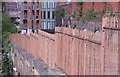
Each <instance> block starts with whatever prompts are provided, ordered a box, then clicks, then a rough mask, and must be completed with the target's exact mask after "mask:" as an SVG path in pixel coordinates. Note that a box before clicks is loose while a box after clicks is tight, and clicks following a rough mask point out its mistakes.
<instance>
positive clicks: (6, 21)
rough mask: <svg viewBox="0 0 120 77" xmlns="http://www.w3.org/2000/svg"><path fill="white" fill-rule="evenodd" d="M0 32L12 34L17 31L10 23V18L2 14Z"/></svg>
mask: <svg viewBox="0 0 120 77" xmlns="http://www.w3.org/2000/svg"><path fill="white" fill-rule="evenodd" d="M2 31H3V32H11V33H14V32H16V31H17V29H16V27H15V25H14V24H13V23H11V20H10V17H9V16H7V15H6V14H2Z"/></svg>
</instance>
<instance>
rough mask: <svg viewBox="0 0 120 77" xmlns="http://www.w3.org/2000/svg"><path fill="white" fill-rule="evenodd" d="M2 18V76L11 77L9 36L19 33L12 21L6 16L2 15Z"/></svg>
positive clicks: (0, 14)
mask: <svg viewBox="0 0 120 77" xmlns="http://www.w3.org/2000/svg"><path fill="white" fill-rule="evenodd" d="M0 16H1V17H2V22H0V24H2V25H1V27H2V30H0V31H1V32H2V33H1V34H0V40H2V42H1V43H0V44H1V45H2V52H1V53H2V64H1V69H0V70H1V74H0V75H1V76H3V75H10V68H11V65H10V60H9V58H8V57H7V55H8V53H9V51H10V48H11V44H10V40H9V35H10V34H11V33H15V32H17V29H16V27H15V25H14V24H13V23H12V22H11V19H10V17H9V16H7V15H6V14H3V13H0Z"/></svg>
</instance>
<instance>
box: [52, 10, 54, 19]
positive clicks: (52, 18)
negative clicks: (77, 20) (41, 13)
mask: <svg viewBox="0 0 120 77" xmlns="http://www.w3.org/2000/svg"><path fill="white" fill-rule="evenodd" d="M52 19H55V12H54V11H52Z"/></svg>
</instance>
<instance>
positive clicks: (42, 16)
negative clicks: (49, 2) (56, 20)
mask: <svg viewBox="0 0 120 77" xmlns="http://www.w3.org/2000/svg"><path fill="white" fill-rule="evenodd" d="M42 18H43V16H42V11H41V19H42Z"/></svg>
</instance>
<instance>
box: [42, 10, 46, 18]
mask: <svg viewBox="0 0 120 77" xmlns="http://www.w3.org/2000/svg"><path fill="white" fill-rule="evenodd" d="M43 19H46V11H44V13H43Z"/></svg>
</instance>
